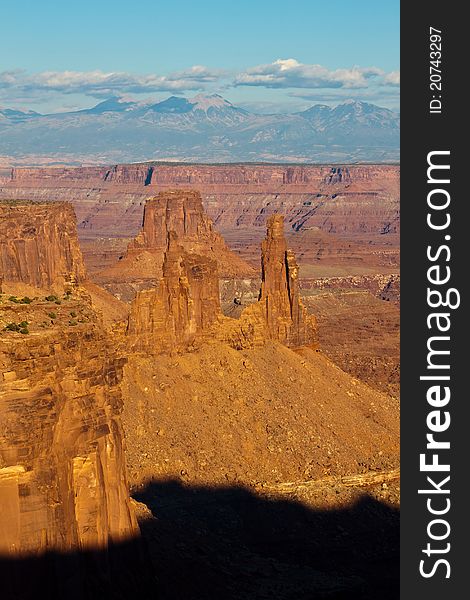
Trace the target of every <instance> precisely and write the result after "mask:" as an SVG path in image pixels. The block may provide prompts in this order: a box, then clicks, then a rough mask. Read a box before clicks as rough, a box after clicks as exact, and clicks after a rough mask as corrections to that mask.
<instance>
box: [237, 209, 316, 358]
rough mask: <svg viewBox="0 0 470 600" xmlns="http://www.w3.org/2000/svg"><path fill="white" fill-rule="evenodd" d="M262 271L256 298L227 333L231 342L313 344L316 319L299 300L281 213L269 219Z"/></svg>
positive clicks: (296, 272) (295, 269)
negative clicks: (257, 297)
mask: <svg viewBox="0 0 470 600" xmlns="http://www.w3.org/2000/svg"><path fill="white" fill-rule="evenodd" d="M261 271H262V278H261V290H260V294H259V300H258V302H256V303H255V304H251V305H250V306H248V307H247V308H245V309H244V310H243V312H242V313H241V316H240V319H239V326H238V327H237V328H236V329H233V330H232V332H231V333H230V334H229V335H228V340H229V341H230V343H231V345H233V346H234V347H236V348H244V347H250V346H253V345H258V344H260V343H262V342H263V340H277V341H279V342H281V343H282V344H284V345H285V346H289V347H293V348H297V347H300V346H312V345H314V344H315V342H316V324H315V318H314V317H313V316H312V315H309V314H308V313H307V311H306V309H305V308H304V306H303V304H302V302H301V300H300V293H299V267H298V265H297V262H296V260H295V256H294V253H293V252H292V251H291V250H289V249H288V248H287V242H286V238H285V235H284V217H283V216H282V215H278V214H275V215H273V216H271V217H270V218H269V220H268V227H267V234H266V239H265V240H264V241H263V243H262V245H261Z"/></svg>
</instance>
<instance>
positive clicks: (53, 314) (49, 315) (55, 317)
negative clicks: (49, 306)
mask: <svg viewBox="0 0 470 600" xmlns="http://www.w3.org/2000/svg"><path fill="white" fill-rule="evenodd" d="M47 316H48V317H49V319H57V313H55V312H50V313H47Z"/></svg>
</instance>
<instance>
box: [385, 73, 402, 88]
mask: <svg viewBox="0 0 470 600" xmlns="http://www.w3.org/2000/svg"><path fill="white" fill-rule="evenodd" d="M383 84H384V85H393V86H397V87H398V86H399V85H400V71H391V72H390V73H387V74H386V75H385V76H384V78H383Z"/></svg>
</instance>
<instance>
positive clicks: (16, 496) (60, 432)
mask: <svg viewBox="0 0 470 600" xmlns="http://www.w3.org/2000/svg"><path fill="white" fill-rule="evenodd" d="M5 337H7V336H2V339H1V341H0V369H1V371H2V382H1V384H0V422H1V437H0V461H1V465H0V498H1V505H2V517H1V518H0V554H2V555H5V554H6V555H11V554H29V553H36V554H37V553H42V552H45V551H50V550H60V551H71V550H87V549H98V548H101V549H103V548H106V547H107V546H108V544H109V543H110V542H113V543H116V542H120V541H123V540H125V539H128V538H130V537H132V536H135V535H136V534H137V533H138V529H137V524H136V520H135V517H134V514H133V510H132V508H131V505H130V500H129V496H128V490H127V485H126V473H125V460H124V454H123V433H122V427H121V424H120V417H119V413H120V411H121V405H122V400H121V392H120V389H119V382H120V379H121V377H122V368H123V361H122V360H119V359H118V358H116V357H115V356H114V355H113V353H112V351H111V349H110V348H109V346H108V345H107V343H106V339H105V335H104V334H103V333H100V332H99V330H98V329H97V328H96V327H95V326H92V327H86V328H83V329H82V330H81V331H78V332H76V331H73V332H67V331H64V330H62V329H57V330H55V331H51V332H48V333H47V334H44V335H39V336H34V337H33V336H31V337H29V336H22V335H21V334H10V335H9V336H8V338H7V339H5ZM18 338H21V339H18Z"/></svg>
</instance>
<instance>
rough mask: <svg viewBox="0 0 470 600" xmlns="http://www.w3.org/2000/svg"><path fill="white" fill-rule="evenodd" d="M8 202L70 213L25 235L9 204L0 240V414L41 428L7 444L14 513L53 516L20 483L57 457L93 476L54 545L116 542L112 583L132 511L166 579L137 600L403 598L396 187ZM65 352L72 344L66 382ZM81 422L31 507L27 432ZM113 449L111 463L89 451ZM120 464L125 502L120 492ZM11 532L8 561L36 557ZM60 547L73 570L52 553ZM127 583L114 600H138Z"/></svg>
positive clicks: (160, 179) (47, 174) (61, 522)
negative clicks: (34, 510) (104, 519)
mask: <svg viewBox="0 0 470 600" xmlns="http://www.w3.org/2000/svg"><path fill="white" fill-rule="evenodd" d="M309 169H310V170H309ZM157 188H158V189H160V190H161V189H162V188H163V189H164V190H167V192H161V193H160V195H159V196H157V197H156V198H155V199H154V200H151V201H149V200H147V201H146V199H147V198H149V196H153V195H155V190H156V189H157ZM187 189H192V190H196V192H198V191H199V193H200V196H199V195H198V193H194V192H187V191H184V190H187ZM169 190H174V191H171V192H170V191H169ZM13 196H15V197H30V198H32V199H33V200H35V201H40V203H41V204H40V206H43V202H44V201H45V200H47V201H48V202H49V201H53V202H57V204H56V206H57V216H54V217H51V223H50V224H48V223H46V224H44V225H42V224H41V225H40V222H41V217H40V216H39V217H38V221H37V222H35V224H34V228H35V229H34V232H33V235H32V234H31V231H32V224H31V219H32V216H31V215H32V213H34V212H35V210H37V211H40V210H42V209H41V208H37V209H34V208H33V209H30V208H28V205H26V208H23V209H21V208H20V210H22V211H23V212H22V213H21V218H20V219H19V218H18V216H15V214H16V215H17V214H18V213H15V212H14V211H16V210H18V209H17V207H15V206H14V205H11V204H8V203H7V204H6V207H7V208H4V210H5V211H7V213H8V214H6V213H5V214H6V216H7V217H8V218H7V219H6V220H5V223H6V224H7V225H6V229H5V230H2V229H1V227H2V226H0V233H1V234H2V235H0V241H1V242H2V245H1V247H0V260H2V261H3V262H2V263H1V265H3V273H2V275H3V284H2V288H3V289H2V294H1V296H0V300H1V302H0V330H2V331H1V332H0V366H2V367H4V368H3V369H2V372H3V380H4V384H3V385H4V388H5V389H4V390H3V389H2V393H1V394H0V408H1V407H4V408H2V410H4V413H2V410H0V417H2V414H4V415H9V414H10V412H11V411H13V412H15V411H18V412H17V413H15V414H18V415H22V413H21V412H20V407H21V406H22V403H23V402H25V400H24V398H28V400H27V401H26V404H27V406H28V407H29V408H28V410H29V411H32V415H33V417H34V419H33V420H32V421H31V422H33V423H34V427H32V428H31V431H30V432H28V433H27V434H26V433H24V432H23V434H21V435H20V433H18V435H17V436H16V437H13V436H12V433H11V431H10V430H9V429H8V428H7V427H4V426H3V425H2V436H3V437H2V445H4V444H6V446H5V448H6V449H5V452H3V449H2V448H3V446H1V447H0V449H2V452H1V453H0V456H1V458H2V463H1V464H0V494H1V493H2V490H3V488H2V485H3V484H4V485H5V486H7V487H6V488H5V489H6V490H7V492H6V493H7V494H8V496H5V497H7V498H8V499H9V500H8V502H10V499H11V506H10V504H8V506H9V507H10V508H11V511H12V514H13V515H16V514H17V513H18V511H19V513H18V514H20V515H26V514H30V512H29V511H31V507H32V506H36V505H38V503H39V502H43V500H42V497H43V495H44V493H45V492H44V489H43V487H41V485H39V484H38V486H36V487H35V485H31V484H30V483H29V482H30V479H31V478H32V481H33V482H34V481H35V480H36V479H37V480H38V481H41V480H43V479H44V472H45V468H46V467H45V464H47V462H48V460H49V458H48V456H49V453H50V452H51V451H52V452H53V454H54V456H58V457H59V458H58V459H57V465H58V466H57V468H58V469H59V470H60V469H69V468H72V471H73V472H74V473H75V471H74V469H79V468H80V469H81V470H79V471H77V473H78V474H79V475H77V476H75V475H74V477H76V478H77V482H78V483H77V484H76V485H77V486H78V487H77V488H76V496H75V500H71V499H69V500H67V503H69V504H68V505H70V506H72V505H73V503H74V502H75V503H76V508H75V509H74V510H75V514H77V515H78V514H80V515H81V516H80V519H81V520H80V522H79V525H80V527H81V526H83V527H82V528H80V527H79V528H78V530H77V534H76V535H75V534H74V536H75V537H73V539H72V538H70V539H69V538H68V536H69V533H64V534H62V540H66V541H67V546H66V547H67V548H69V549H70V548H72V549H74V551H75V552H78V554H80V552H82V551H83V550H84V548H86V546H84V545H83V544H84V542H83V540H85V539H88V538H87V537H86V536H87V535H89V534H88V533H87V532H88V531H89V530H92V531H96V539H97V540H98V539H99V540H102V539H104V538H103V536H106V535H109V536H111V537H112V536H117V537H115V539H116V543H115V544H114V549H113V548H111V549H110V550H107V551H106V552H104V550H100V552H103V553H104V554H103V560H105V561H109V563H110V564H116V565H117V570H118V571H119V565H120V564H122V556H121V554H120V548H121V547H122V549H123V552H124V555H126V552H127V556H129V548H128V547H127V546H126V544H127V542H125V540H121V538H120V537H119V536H120V535H122V525H120V524H119V523H121V521H120V520H119V519H117V518H116V515H117V514H119V515H122V514H127V512H128V511H130V512H131V513H135V514H136V517H137V520H138V522H139V526H140V530H141V534H142V538H143V540H144V549H143V550H142V547H141V546H139V551H138V552H139V556H141V554H140V553H141V552H143V554H142V556H143V557H144V558H142V561H143V564H145V565H148V568H147V567H146V577H148V574H149V573H151V577H150V579H151V581H147V579H146V583H145V589H142V591H141V592H139V598H145V597H149V598H154V597H159V598H160V599H161V600H177V599H181V598H184V599H185V600H192V599H194V600H203V599H207V600H211V599H214V600H219V599H220V600H221V599H222V598H224V599H232V598H233V599H234V600H235V599H240V600H241V599H242V598H243V599H245V598H246V599H253V600H255V599H258V598H259V599H262V598H276V599H277V598H279V599H282V600H284V599H285V600H287V599H289V600H294V599H305V600H307V599H310V598H329V599H333V598H336V599H340V598H341V599H342V598H345V599H346V598H361V599H364V600H372V599H375V598H377V597H382V598H384V599H390V600H391V599H392V598H397V597H398V533H399V492H400V489H399V401H398V397H399V364H400V363H399V301H400V287H399V286H400V282H399V245H398V235H399V205H398V168H397V167H387V166H378V167H375V166H369V167H368V166H351V167H344V168H342V169H338V168H336V167H334V168H330V167H321V168H320V167H311V168H305V169H303V168H301V167H295V168H289V169H288V168H284V167H282V168H281V167H269V168H268V167H262V166H259V167H248V166H237V167H236V168H235V167H233V166H222V167H220V166H217V167H209V166H201V167H197V166H192V167H191V166H189V167H188V166H184V167H182V166H162V167H160V166H149V165H144V166H140V165H128V166H125V165H124V166H122V165H118V166H116V167H115V168H114V169H112V170H108V171H106V170H103V172H101V171H99V170H97V169H94V168H90V169H88V170H87V169H86V168H83V169H77V170H73V169H65V170H54V169H42V170H41V169H39V170H36V171H34V170H31V169H29V170H28V169H24V170H21V169H17V170H14V172H12V173H11V174H7V175H6V176H5V181H4V182H3V183H2V182H0V198H4V199H9V198H11V197H13ZM64 200H65V201H66V202H67V203H68V202H70V201H71V202H72V204H73V205H74V208H75V212H76V214H77V225H78V237H77V235H76V233H73V232H72V230H70V231H71V233H70V235H67V236H65V237H61V236H60V235H59V234H58V233H57V232H58V231H59V232H60V231H61V228H63V223H65V222H67V223H72V224H73V223H74V217H72V218H71V217H70V215H69V213H68V210H69V208H68V207H69V206H70V205H68V204H67V205H64V203H63V201H64ZM32 206H33V207H34V206H35V205H32ZM20 207H21V203H20ZM144 209H145V213H144ZM38 214H39V213H38ZM273 215H282V217H283V218H282V219H281V220H280V219H279V218H277V217H276V216H273ZM142 223H143V225H142ZM266 225H267V227H268V231H267V233H266ZM276 227H277V229H276ZM279 227H280V228H281V229H282V232H281V229H279ZM173 233H174V234H175V241H172V240H173V238H172V235H173ZM54 236H56V237H54ZM57 236H58V237H57ZM74 236H75V237H74ZM265 236H267V237H265ZM25 240H27V241H25ZM166 240H167V241H166ZM263 240H264V241H263ZM51 242H52V245H55V247H56V248H57V251H56V252H55V254H54V252H52V253H51V250H50V247H51V246H50V244H51ZM261 244H263V245H262V249H260V246H261ZM287 247H289V248H292V250H293V251H294V252H293V253H291V252H290V251H288V250H286V248H287ZM46 248H47V250H46ZM294 255H295V258H294ZM44 257H48V258H47V260H45V259H44ZM260 257H261V260H260ZM296 261H297V262H296ZM64 277H65V279H64ZM267 307H269V308H267ZM273 307H274V312H271V311H272V310H273ZM25 329H26V330H27V331H24V330H25ZM22 330H23V331H22ZM61 339H63V340H67V344H68V346H67V347H73V348H75V350H74V354H73V357H74V358H73V360H70V359H68V360H67V361H66V362H65V363H64V364H62V362H61V361H62V358H61V357H62V354H61V353H63V351H64V350H63V346H61V343H60V340H61ZM299 340H301V341H300V342H299ZM64 343H65V342H64ZM25 347H27V348H30V350H28V352H30V354H28V355H27V356H26V354H25V351H24V350H23V348H25ZM104 348H106V353H107V354H106V356H107V359H106V361H107V362H106V368H103V369H101V370H100V366H99V365H100V352H104V350H103V349H104ZM149 349H150V350H149ZM25 361H27V362H25ZM57 365H59V367H58V366H57ZM28 369H30V370H31V372H30V373H29V371H28ZM51 373H55V375H54V376H51ZM46 375H47V376H46ZM51 377H52V379H51ZM54 377H55V378H56V379H57V381H56V383H55V384H54ZM84 377H85V378H86V382H87V383H86V387H85V388H83V387H80V386H81V384H80V383H79V382H80V380H81V379H82V378H84ZM32 381H34V386H35V387H34V394H35V396H34V397H35V398H37V399H38V401H39V404H38V406H40V410H41V412H40V413H38V414H37V415H36V413H35V410H36V408H35V407H33V406H32V405H31V404H30V400H31V398H30V396H29V394H30V391H29V390H30V389H33V388H31V386H32V383H31V382H32ZM51 382H52V383H51ZM51 385H52V387H51ZM41 386H42V387H41ZM48 386H49V387H48ZM54 386H56V387H54ZM51 390H52V391H51ZM110 390H111V392H110ZM25 394H26V396H25ZM51 394H52V396H51ZM54 394H57V395H58V397H59V396H60V402H58V404H57V406H56V405H54V404H53V403H51V398H54V397H55V396H54ZM108 398H109V399H111V400H109V399H108ZM28 402H29V404H28ZM69 405H70V406H73V407H74V408H73V411H72V412H73V415H74V417H73V418H74V421H73V423H74V426H73V428H72V430H71V431H70V432H69V433H67V435H66V436H65V437H64V438H63V440H65V441H63V444H65V451H66V452H65V454H66V455H67V457H68V458H67V460H65V462H64V461H62V458H60V457H61V456H62V454H63V452H62V450H61V449H60V448H59V447H57V448H56V446H54V445H52V447H51V448H52V450H51V448H49V447H48V446H47V444H45V445H41V451H40V454H39V455H38V456H36V455H34V460H33V459H31V460H32V462H31V464H30V465H29V466H28V467H27V469H28V470H30V471H31V473H32V475H28V478H29V479H27V481H28V484H27V485H28V486H29V487H28V489H30V490H31V491H30V492H28V493H29V494H30V496H29V497H28V496H25V493H24V490H25V489H26V488H25V487H24V486H25V485H26V483H25V482H26V479H24V478H25V477H26V475H21V474H20V475H18V476H17V475H16V474H15V475H14V477H19V479H18V483H17V484H14V481H16V480H13V479H12V477H13V475H12V473H13V471H12V470H11V469H12V468H15V469H16V468H17V465H22V464H23V462H24V460H25V459H24V458H23V456H24V452H23V448H24V447H26V446H27V447H31V448H34V447H35V444H36V442H35V439H37V437H36V438H35V436H37V434H36V433H35V429H34V428H35V427H37V428H38V429H37V431H41V432H42V433H41V439H43V438H44V439H49V438H48V437H47V436H49V435H51V436H52V429H51V431H49V428H50V427H52V423H53V422H54V419H55V418H56V416H55V415H56V413H57V414H60V415H62V413H61V412H60V411H64V413H63V414H64V415H65V416H60V423H61V428H60V430H61V431H62V430H63V431H64V432H68V431H69V429H68V425H67V418H69V417H67V415H69V412H68V409H67V410H66V407H67V406H69ZM95 405H96V406H99V407H100V409H99V410H98V412H97V413H96V415H94V413H93V416H91V417H90V418H88V416H87V410H88V409H87V407H89V406H95ZM21 410H22V409H21ZM50 411H52V412H50ZM21 418H23V416H21ZM78 431H81V433H80V436H79V437H78V438H77V437H76V433H74V432H78ZM121 431H122V436H121ZM46 434H47V435H46ZM15 435H16V434H15ZM28 436H29V437H28ZM121 437H122V438H123V442H122V443H123V455H122V456H123V458H122V457H121V458H119V456H120V454H119V451H118V448H119V447H120V444H121ZM25 439H26V440H27V442H25ZM51 439H55V438H54V437H53V436H52V437H51ZM97 440H98V441H97ZM54 443H55V442H54ZM103 443H104V444H106V447H107V448H108V450H107V452H108V453H109V452H111V453H113V452H118V454H117V456H118V458H117V459H116V458H113V461H114V462H112V461H110V460H109V459H105V458H104V456H105V455H104V454H100V453H98V455H96V450H95V448H96V444H99V445H100V444H103ZM25 444H26V446H25ZM99 447H100V448H101V446H99ZM104 447H105V446H103V448H104ZM111 449H114V450H111ZM100 452H104V450H103V451H102V450H100ZM77 456H79V457H80V459H78V458H77ZM96 456H98V458H96ZM72 459H73V460H72ZM124 459H125V463H126V464H125V465H124V464H123V460H124ZM28 460H30V459H29V458H28ZM69 460H72V464H73V467H69V466H67V465H69V462H68V461H69ZM22 461H23V462H22ZM61 461H62V462H61ZM116 461H117V462H116ZM54 464H55V463H54ZM116 465H117V467H116ZM85 466H86V469H85ZM95 468H96V469H97V470H96V473H102V475H99V476H92V470H93V469H95ZM116 468H118V470H122V469H123V471H122V473H124V475H122V477H124V480H125V482H126V485H128V487H129V490H130V493H131V496H132V498H133V499H126V498H124V497H121V496H122V490H121V488H119V489H120V491H119V494H117V495H116V493H115V491H113V490H114V488H113V485H115V484H114V481H115V479H116ZM5 469H6V470H5ZM4 470H5V472H4V473H3V471H4ZM119 472H121V471H119ZM14 473H17V471H14ZM18 473H20V471H18ZM21 473H22V471H21ZM103 473H104V474H103ZM3 475H4V478H3V479H2V477H3ZM48 477H49V475H48ZM61 477H62V475H60V476H58V481H59V484H58V485H57V488H56V487H54V486H55V483H54V486H52V487H51V488H50V489H49V488H48V491H47V493H46V496H45V497H46V499H45V500H44V505H45V506H46V505H47V506H49V507H51V506H55V505H54V502H57V501H56V500H53V499H54V498H56V497H57V494H60V493H62V492H61V490H62V488H61V485H60V480H61ZM93 477H94V478H93ZM120 477H121V476H118V479H119V478H120ZM22 478H23V479H22ZM74 481H75V479H74ZM92 482H93V483H92ZM15 485H16V486H17V487H15ZM74 485H75V484H74ZM12 486H13V487H12ZM93 486H95V487H93ZM95 489H96V492H95V491H93V490H95ZM77 490H79V491H77ZM90 490H91V491H90ZM92 497H93V498H98V500H96V501H95V500H93V501H92V500H91V498H92ZM101 498H107V500H103V501H102V500H100V499H101ZM94 502H97V504H96V505H95V504H93V503H94ZM100 502H101V503H103V502H104V504H106V502H107V503H108V504H107V508H103V507H102V506H101V505H100ZM35 503H36V504H35ZM96 506H98V508H96ZM100 506H101V508H100ZM44 510H46V509H44ZM47 510H48V511H52V512H51V515H53V516H50V517H48V518H49V521H48V522H49V523H50V525H49V526H50V527H51V528H52V529H53V530H54V531H55V532H56V533H57V532H59V531H68V532H70V531H71V527H72V525H71V523H75V521H74V518H73V517H72V516H70V517H68V516H67V515H66V514H65V516H64V514H61V513H60V512H56V511H55V509H54V510H52V509H51V508H48V509H47ZM101 510H103V511H104V512H103V514H108V515H109V519H110V523H109V526H108V528H109V534H108V529H106V527H104V529H103V525H102V524H99V525H98V526H96V524H95V520H96V518H97V517H96V515H97V514H98V515H99V514H101V513H100V511H101ZM72 512H73V510H72ZM113 515H114V516H113ZM16 518H17V517H16V516H15V519H16ZM24 518H25V517H23V516H21V517H20V518H19V520H18V523H20V524H21V523H22V522H23V521H22V520H23V519H24ZM69 518H70V519H71V521H69V520H67V519H69ZM100 519H101V517H99V518H98V522H99V523H101V521H100ZM15 523H16V521H15ZM126 523H127V522H126ZM0 527H2V523H1V522H0ZM18 527H19V529H18V531H17V532H16V533H15V531H16V530H15V531H13V529H12V528H7V530H6V532H7V533H6V534H5V535H6V537H5V539H6V540H7V542H6V543H7V544H8V543H9V540H11V543H12V544H13V543H15V544H17V545H19V547H21V544H24V543H25V542H24V541H21V542H19V541H14V540H17V539H18V540H20V538H21V540H24V539H25V533H24V532H22V529H21V526H20V525H18ZM126 527H127V528H128V529H129V528H130V529H129V530H131V529H132V527H134V525H133V524H132V523H131V525H128V524H126ZM39 529H40V528H39ZM39 529H38V532H37V535H38V536H39V537H40V531H39ZM17 535H18V536H20V537H19V538H16V537H15V536H17ZM93 535H95V534H93ZM38 539H39V538H38ZM58 539H60V535H58ZM93 539H95V538H93ZM77 540H78V541H77ZM100 543H101V542H100ZM46 550H49V551H55V552H59V554H58V555H57V556H56V557H55V560H56V561H57V564H58V565H60V564H61V561H62V560H64V561H65V558H64V556H65V555H63V554H61V553H62V552H63V551H64V547H63V546H62V545H61V544H60V543H59V544H58V545H56V546H47V544H46ZM132 552H133V550H132V549H131V553H132ZM113 553H114V554H115V555H116V556H115V558H114V559H113ZM116 557H117V558H116ZM37 560H38V561H39V562H38V565H39V569H40V568H41V564H42V563H41V558H40V557H38V558H37ZM87 560H88V559H87ZM0 563H1V566H4V565H6V567H7V569H8V568H10V567H11V566H12V564H11V562H9V561H6V562H5V563H4V564H3V562H2V561H0ZM64 564H65V563H64ZM149 565H151V566H149ZM125 573H126V569H124V571H123V574H122V575H124V578H125ZM116 581H119V583H116V585H115V586H114V589H113V596H112V597H114V598H127V597H129V596H128V592H125V591H124V589H125V585H124V583H123V577H122V576H121V577H117V579H116ZM100 585H101V584H100ZM98 587H99V586H98ZM99 589H100V594H99V595H100V597H104V592H103V589H101V588H99ZM94 593H96V589H95V592H94ZM54 594H55V595H54ZM48 595H49V597H51V598H54V597H57V598H59V597H60V593H59V592H58V591H57V590H54V591H53V593H52V592H51V590H48ZM32 597H34V593H33V589H32V590H31V598H32ZM86 597H87V598H88V597H89V596H86ZM91 597H96V596H93V594H92V595H91Z"/></svg>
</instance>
